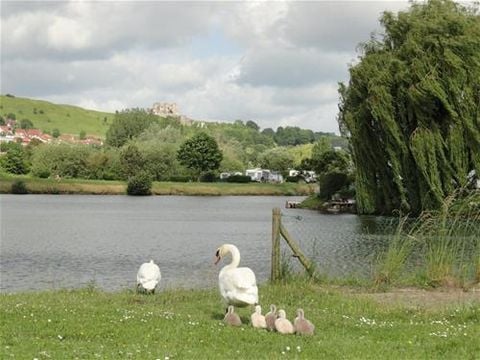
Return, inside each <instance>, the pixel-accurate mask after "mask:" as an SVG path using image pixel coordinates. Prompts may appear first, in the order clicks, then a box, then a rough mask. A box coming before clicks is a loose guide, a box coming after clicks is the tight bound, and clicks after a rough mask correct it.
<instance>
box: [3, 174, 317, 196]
mask: <svg viewBox="0 0 480 360" xmlns="http://www.w3.org/2000/svg"><path fill="white" fill-rule="evenodd" d="M0 180H1V181H0V193H2V194H9V193H20V194H99V195H125V194H126V193H127V182H125V181H107V180H81V179H40V178H32V177H28V176H2V177H0ZM314 192H315V186H314V185H313V184H298V183H282V184H264V183H256V182H251V183H246V184H235V183H223V182H217V183H203V182H157V181H155V182H153V183H152V187H151V194H153V195H265V196H272V195H282V196H307V195H310V194H312V193H314Z"/></svg>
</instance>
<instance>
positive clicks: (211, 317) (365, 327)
mask: <svg viewBox="0 0 480 360" xmlns="http://www.w3.org/2000/svg"><path fill="white" fill-rule="evenodd" d="M259 292H260V301H261V303H262V304H263V308H264V309H266V308H267V307H268V305H269V304H270V303H275V304H277V306H278V307H280V308H283V309H285V310H286V311H287V316H288V317H289V318H290V319H291V318H292V317H293V314H294V312H295V310H296V309H297V308H298V307H302V308H303V309H304V310H305V316H306V317H308V318H309V319H310V320H311V321H312V322H313V323H314V324H315V325H316V334H315V335H314V336H312V337H299V336H295V335H280V334H278V333H269V332H266V331H264V330H256V329H253V328H252V327H251V326H250V324H249V317H250V311H249V310H248V309H239V310H238V312H239V313H240V315H241V317H242V320H243V321H244V325H243V326H242V327H241V328H230V327H225V326H224V325H223V323H222V318H223V311H224V306H223V304H222V303H221V301H220V297H219V295H218V291H217V290H216V289H212V290H166V291H163V292H158V293H157V294H155V295H151V296H148V295H138V294H135V293H134V292H133V291H130V290H125V291H122V292H117V293H106V292H102V291H98V290H95V289H93V288H88V289H81V290H71V291H70V290H58V291H46V292H40V293H20V294H2V295H0V300H1V301H0V324H1V325H0V326H1V329H2V331H1V335H0V336H1V347H0V358H2V359H9V358H19V359H34V358H37V359H75V358H78V359H95V358H99V359H167V358H168V359H385V358H387V357H388V358H389V359H427V358H428V359H475V358H478V354H480V343H479V342H478V341H477V340H478V337H477V335H478V334H479V333H480V306H479V303H478V302H467V303H464V304H462V305H458V306H456V307H450V306H446V307H434V308H424V307H412V306H408V305H398V304H382V303H379V302H377V301H375V300H372V299H370V298H366V297H362V296H358V295H357V294H356V293H355V292H353V293H352V292H351V291H342V290H338V289H333V288H328V287H323V288H322V287H318V286H315V285H313V284H309V283H301V284H294V283H290V284H284V285H264V286H262V287H261V288H260V290H259Z"/></svg>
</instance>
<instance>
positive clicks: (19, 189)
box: [12, 180, 28, 194]
mask: <svg viewBox="0 0 480 360" xmlns="http://www.w3.org/2000/svg"><path fill="white" fill-rule="evenodd" d="M12 194H28V190H27V186H26V185H25V182H24V181H23V180H15V181H14V182H13V183H12Z"/></svg>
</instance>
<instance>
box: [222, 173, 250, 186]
mask: <svg viewBox="0 0 480 360" xmlns="http://www.w3.org/2000/svg"><path fill="white" fill-rule="evenodd" d="M226 181H227V182H230V183H242V184H245V183H249V182H250V181H252V179H251V178H250V176H247V175H232V176H229V177H228V178H227V179H226Z"/></svg>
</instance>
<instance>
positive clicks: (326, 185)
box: [319, 171, 349, 200]
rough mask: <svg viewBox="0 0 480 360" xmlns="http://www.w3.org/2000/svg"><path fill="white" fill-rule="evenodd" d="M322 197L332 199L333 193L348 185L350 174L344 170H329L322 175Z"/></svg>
mask: <svg viewBox="0 0 480 360" xmlns="http://www.w3.org/2000/svg"><path fill="white" fill-rule="evenodd" d="M319 182H320V194H319V195H320V198H322V199H326V200H328V199H330V198H331V197H332V195H333V194H335V193H336V192H337V191H339V190H341V189H342V188H345V187H348V185H349V179H348V175H347V174H345V173H344V172H336V171H332V172H327V173H324V174H322V175H321V176H320V181H319Z"/></svg>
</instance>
